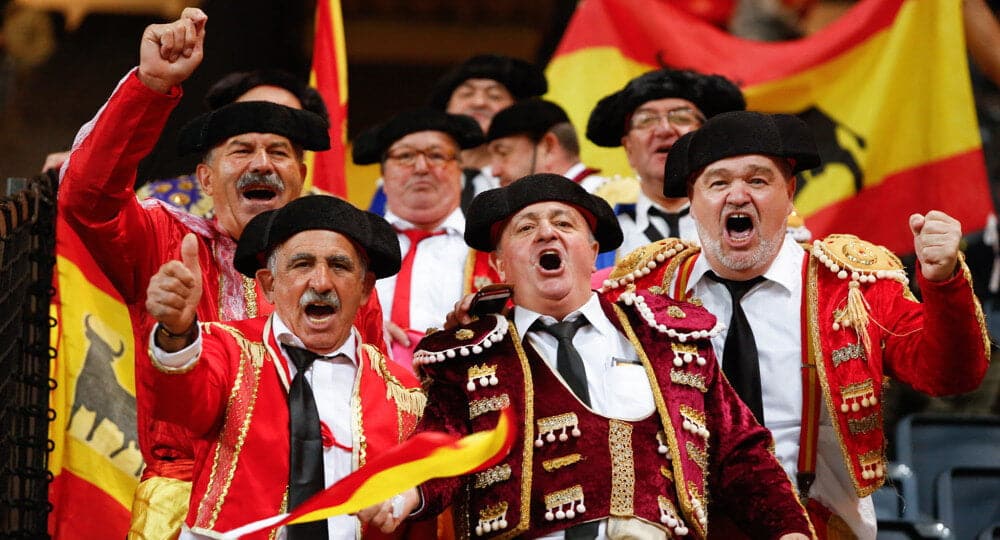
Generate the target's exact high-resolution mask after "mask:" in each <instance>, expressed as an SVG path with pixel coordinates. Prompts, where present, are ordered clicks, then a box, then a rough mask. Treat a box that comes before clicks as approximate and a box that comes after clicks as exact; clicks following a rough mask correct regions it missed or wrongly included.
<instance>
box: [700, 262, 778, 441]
mask: <svg viewBox="0 0 1000 540" xmlns="http://www.w3.org/2000/svg"><path fill="white" fill-rule="evenodd" d="M706 275H707V276H708V277H709V278H711V279H714V280H715V281H718V282H719V283H721V284H723V285H725V286H726V289H729V296H730V297H732V300H733V316H732V318H730V319H729V330H728V331H727V333H726V343H725V345H724V346H723V349H722V372H723V373H725V374H726V378H727V379H729V384H731V385H732V386H733V389H735V390H736V393H737V394H739V396H740V399H742V400H743V403H746V404H747V407H749V408H750V411H751V412H753V415H754V417H755V418H757V421H758V422H760V423H761V425H763V424H764V402H763V398H762V397H761V390H760V364H759V363H758V359H757V342H756V341H754V338H753V330H751V329H750V322H749V321H747V316H746V313H743V306H741V305H740V300H741V299H742V298H743V295H745V294H746V293H747V291H749V290H750V289H751V288H753V286H754V285H756V284H758V283H760V282H761V281H764V276H757V277H755V278H753V279H748V280H746V281H733V280H730V279H723V278H721V277H719V276H717V275H716V274H715V273H714V272H709V273H708V274H706Z"/></svg>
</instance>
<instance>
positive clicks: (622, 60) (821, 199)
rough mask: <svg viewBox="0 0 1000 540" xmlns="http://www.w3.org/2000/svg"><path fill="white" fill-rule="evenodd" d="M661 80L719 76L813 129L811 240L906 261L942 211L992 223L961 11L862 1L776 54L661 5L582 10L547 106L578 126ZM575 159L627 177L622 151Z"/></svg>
mask: <svg viewBox="0 0 1000 540" xmlns="http://www.w3.org/2000/svg"><path fill="white" fill-rule="evenodd" d="M661 66H662V67H670V68H686V69H694V70H697V71H700V72H703V73H711V74H721V75H724V76H726V77H728V78H730V79H731V80H733V81H735V82H736V83H737V84H739V85H740V87H741V88H742V89H743V92H744V94H745V95H746V98H747V105H748V108H749V109H751V110H757V111H763V112H772V113H778V112H781V113H791V114H796V115H798V116H799V117H801V118H802V119H803V120H805V121H806V122H807V123H808V124H809V125H810V126H811V127H812V129H813V131H814V133H815V135H816V139H817V143H818V145H819V147H820V153H821V154H822V157H823V165H822V166H821V167H820V168H817V169H814V170H812V171H809V172H806V173H804V174H803V175H802V176H801V177H800V178H799V189H798V193H797V195H796V200H795V204H796V208H797V209H798V211H799V213H800V214H802V215H803V216H804V217H805V218H806V224H807V225H808V227H809V228H810V229H811V230H812V232H813V235H814V236H824V235H827V234H829V233H834V232H838V233H851V234H856V235H858V236H861V237H863V238H865V239H867V240H870V241H872V242H876V243H878V244H882V245H885V246H887V247H889V248H890V249H892V250H894V251H897V252H902V253H910V252H912V251H913V241H912V235H911V234H910V232H909V229H908V227H907V218H908V216H909V214H911V213H913V212H927V211H928V210H931V209H938V210H942V211H944V212H947V213H948V214H950V215H951V216H953V217H955V218H957V219H958V220H959V221H961V222H962V225H963V228H964V230H966V231H971V230H977V229H981V228H982V227H983V226H984V224H985V223H986V217H987V215H988V214H989V213H990V212H992V203H991V198H990V195H989V187H988V183H987V177H986V169H985V165H984V162H983V156H982V149H981V143H980V139H979V133H978V126H977V123H976V116H975V110H974V106H973V101H972V89H971V84H970V81H969V73H968V64H967V60H966V53H965V39H964V34H963V30H962V14H961V2H959V1H958V0H862V1H860V2H858V3H857V4H856V5H855V6H854V7H853V8H852V9H851V10H850V11H848V12H847V13H846V14H845V15H843V16H842V17H841V18H840V19H838V20H837V21H835V22H834V23H833V24H831V25H829V26H828V27H826V28H825V29H823V30H822V31H820V32H817V33H816V34H813V35H811V36H809V37H807V38H804V39H800V40H796V41H789V42H780V43H764V42H755V41H749V40H744V39H740V38H737V37H734V36H731V35H729V34H727V33H725V32H723V31H721V30H719V29H717V28H715V27H713V26H711V25H709V24H706V23H704V22H702V21H701V20H699V19H697V18H694V17H692V16H691V15H689V14H687V13H685V12H683V11H681V10H679V9H677V8H676V7H673V6H672V5H671V4H670V3H668V2H661V1H659V0H583V1H582V2H580V4H579V6H578V8H577V11H576V13H575V14H574V16H573V19H572V20H571V21H570V24H569V27H568V28H567V30H566V33H565V35H564V37H563V41H562V43H561V44H560V46H559V48H558V49H557V51H556V54H555V56H554V57H553V59H552V62H551V63H550V64H549V66H548V68H547V72H546V74H547V76H548V79H549V88H550V91H549V94H548V96H547V97H548V98H549V99H551V100H553V101H556V102H558V103H560V104H561V105H563V107H564V108H565V109H566V110H567V112H568V114H569V116H570V118H571V120H572V121H573V123H574V124H575V125H576V126H578V127H580V126H586V125H587V119H588V117H589V115H590V111H591V109H592V108H593V106H594V104H595V103H597V101H598V100H599V99H600V98H602V97H604V96H606V95H608V94H610V93H612V92H614V91H617V90H619V89H620V88H621V87H622V86H624V84H625V83H626V82H627V81H628V80H630V79H632V78H634V77H636V76H638V75H640V74H642V73H644V72H646V71H648V70H651V69H655V68H658V67H661ZM582 152H583V158H584V161H585V162H587V163H588V164H589V165H591V166H596V167H600V168H601V169H602V170H603V171H605V172H606V173H609V174H616V173H617V174H621V175H633V174H634V173H633V172H632V171H631V169H630V167H629V165H628V162H627V161H626V159H625V153H624V151H623V150H622V149H620V148H611V149H607V148H599V147H596V146H594V145H592V144H590V143H589V141H584V143H583V144H582Z"/></svg>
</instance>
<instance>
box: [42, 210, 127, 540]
mask: <svg viewBox="0 0 1000 540" xmlns="http://www.w3.org/2000/svg"><path fill="white" fill-rule="evenodd" d="M56 238H57V243H56V255H57V259H56V276H55V282H56V283H55V286H56V291H57V295H56V297H54V298H53V302H52V316H53V317H54V318H55V319H56V320H57V321H58V325H57V326H56V327H55V328H53V330H52V341H51V342H52V343H53V344H54V345H53V346H54V347H56V349H57V351H58V354H57V356H56V358H55V360H54V361H53V363H52V368H51V377H52V378H53V379H54V380H55V381H56V384H57V385H56V387H55V388H54V389H53V390H52V392H51V395H50V399H51V401H50V406H51V407H52V409H53V410H54V411H55V421H54V422H52V423H51V424H50V425H49V438H50V439H51V440H52V441H53V442H54V443H55V445H54V450H53V451H52V453H51V454H50V455H49V470H51V471H52V473H53V475H54V476H55V478H54V481H53V482H52V485H51V486H50V488H49V500H50V502H51V503H52V512H51V513H50V514H49V534H50V535H52V537H53V538H59V539H60V540H73V539H80V540H87V539H92V538H124V537H125V534H126V532H127V531H128V528H129V514H130V509H131V506H132V494H133V492H134V491H135V487H136V485H137V484H138V482H139V472H140V470H141V469H142V455H141V454H140V452H139V445H138V442H137V439H136V419H135V376H134V368H135V366H134V362H133V358H134V353H135V346H134V342H133V338H132V326H131V323H130V322H129V315H128V309H127V308H126V307H125V304H124V303H123V302H122V299H121V297H120V296H118V294H117V293H116V292H114V288H113V287H112V286H111V284H110V283H109V282H108V280H107V278H105V277H104V275H103V274H102V273H101V272H100V270H98V268H97V265H96V263H95V262H94V260H93V259H92V258H91V256H90V254H89V253H88V252H87V250H86V249H85V248H84V247H83V245H82V243H81V242H80V240H79V238H78V237H77V236H76V234H75V233H74V232H73V230H72V228H70V227H69V226H67V225H66V223H65V222H64V221H63V220H62V219H58V220H57V230H56Z"/></svg>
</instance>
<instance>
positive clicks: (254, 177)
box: [236, 172, 285, 193]
mask: <svg viewBox="0 0 1000 540" xmlns="http://www.w3.org/2000/svg"><path fill="white" fill-rule="evenodd" d="M250 186H265V187H270V188H274V189H275V190H276V191H277V192H278V193H281V192H283V191H285V183H284V182H282V181H281V178H280V177H279V176H278V174H277V173H273V172H272V173H268V174H260V173H254V172H248V173H244V174H243V175H242V176H240V179H239V180H237V181H236V189H237V190H243V189H245V188H248V187H250Z"/></svg>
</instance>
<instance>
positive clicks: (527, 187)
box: [465, 173, 622, 252]
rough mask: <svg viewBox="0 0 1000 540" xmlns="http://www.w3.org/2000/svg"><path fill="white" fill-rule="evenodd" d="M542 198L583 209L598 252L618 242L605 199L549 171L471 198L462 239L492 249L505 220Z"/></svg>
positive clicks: (615, 224)
mask: <svg viewBox="0 0 1000 540" xmlns="http://www.w3.org/2000/svg"><path fill="white" fill-rule="evenodd" d="M543 201H559V202H564V203H567V204H570V205H572V206H575V207H576V208H577V209H578V210H580V211H581V212H583V213H584V217H585V218H586V219H587V222H588V223H590V230H591V231H593V233H594V238H596V239H597V243H598V244H599V245H600V250H601V252H605V251H611V250H614V249H617V248H618V246H619V245H621V243H622V229H621V227H620V226H619V225H618V219H617V218H615V213H614V211H613V210H611V207H610V206H608V203H607V202H606V201H605V200H604V199H602V198H600V197H598V196H596V195H591V194H590V193H587V190H585V189H583V188H582V187H580V185H579V184H577V183H576V182H574V181H572V180H569V179H568V178H566V177H565V176H561V175H558V174H548V173H542V174H532V175H529V176H525V177H524V178H521V179H520V180H517V181H515V182H514V183H512V184H510V185H508V186H506V187H501V188H496V189H490V190H486V191H484V192H482V193H480V194H479V195H477V196H476V198H475V199H472V204H471V205H469V211H468V212H466V213H465V243H466V244H468V245H469V246H470V247H472V248H474V249H478V250H479V251H493V250H494V249H496V239H497V236H498V235H499V233H500V231H501V230H502V227H503V224H504V222H506V221H507V220H508V219H510V217H511V216H513V215H514V214H516V213H517V212H518V211H520V210H521V209H522V208H524V207H526V206H530V205H532V204H535V203H538V202H543Z"/></svg>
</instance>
